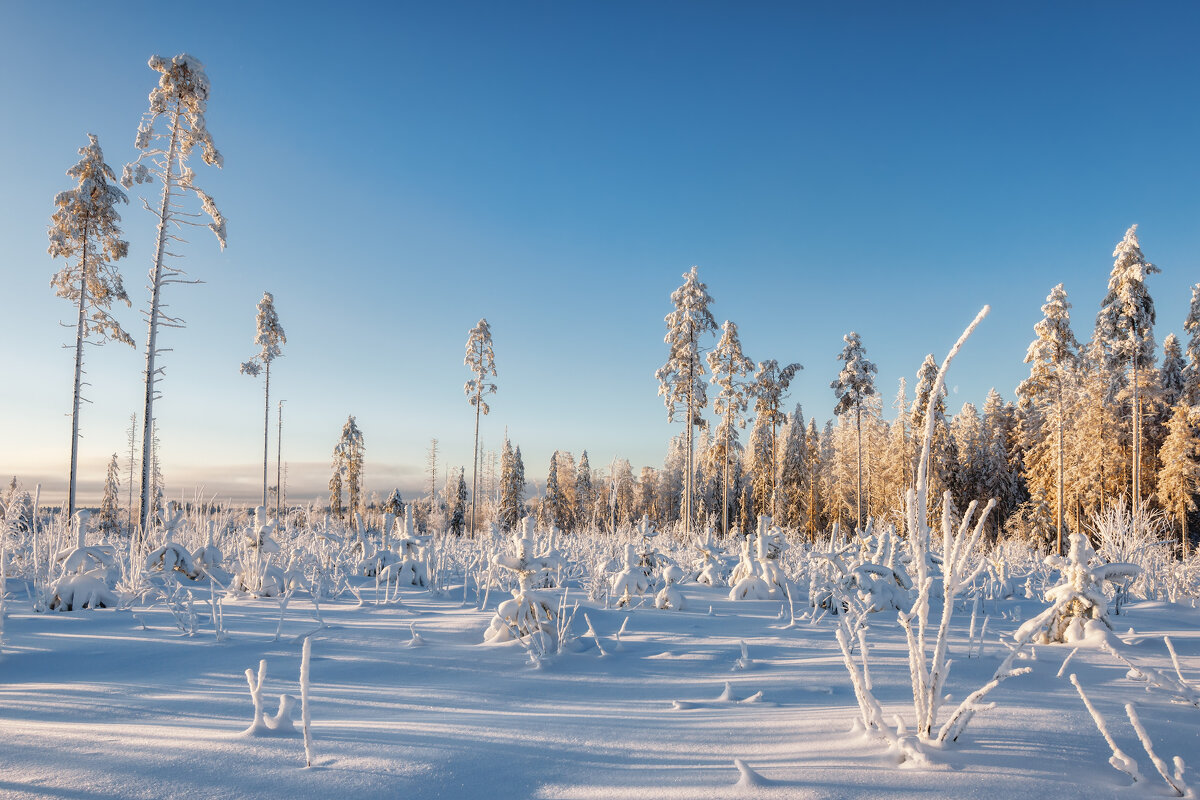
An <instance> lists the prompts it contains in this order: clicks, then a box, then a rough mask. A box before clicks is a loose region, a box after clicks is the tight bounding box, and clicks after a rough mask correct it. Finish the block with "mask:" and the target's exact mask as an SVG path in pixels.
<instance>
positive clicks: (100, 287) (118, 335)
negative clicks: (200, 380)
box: [48, 133, 134, 516]
mask: <svg viewBox="0 0 1200 800" xmlns="http://www.w3.org/2000/svg"><path fill="white" fill-rule="evenodd" d="M88 142H89V144H88V145H87V146H86V147H82V148H80V149H79V155H81V156H83V158H82V159H80V161H79V163H78V164H76V165H75V166H73V167H71V168H70V169H69V170H67V176H68V177H70V178H73V179H74V180H75V181H76V185H75V188H73V189H70V190H68V191H65V192H59V193H58V194H57V195H56V196H55V198H54V206H55V208H56V211H55V212H54V215H53V216H51V218H50V230H49V237H50V246H49V248H48V249H49V253H50V255H51V256H52V257H56V258H57V257H59V256H61V257H62V258H64V259H66V260H67V265H66V266H65V267H63V268H62V269H61V270H59V271H58V272H57V273H56V274H55V275H54V277H53V278H51V279H50V286H51V287H53V289H54V293H55V294H56V295H58V296H59V297H63V298H66V299H67V300H70V301H71V302H72V303H74V304H75V307H76V308H77V310H78V313H77V319H76V323H75V383H74V391H73V392H72V401H71V467H70V473H71V474H70V480H69V482H68V483H69V488H68V490H67V514H68V516H70V515H73V514H74V513H75V488H76V477H77V473H78V470H79V402H80V400H82V399H83V396H82V395H83V343H84V342H85V341H87V340H88V339H92V338H95V339H98V340H99V342H106V341H108V340H110V339H115V340H116V341H118V342H122V343H123V344H127V345H129V346H130V347H133V346H134V344H133V339H132V337H130V335H129V334H128V333H126V332H125V330H124V329H123V328H122V327H121V325H120V323H118V322H117V320H116V318H114V317H113V316H112V314H111V313H110V309H111V308H112V303H113V301H114V300H120V301H122V302H123V303H125V305H129V297H128V296H127V295H126V294H125V287H124V285H123V283H122V281H121V273H120V272H118V271H117V268H116V266H115V265H114V264H113V262H114V261H118V260H120V259H122V258H124V257H125V256H126V254H128V252H129V242H127V241H125V240H124V239H122V238H121V229H120V228H119V227H118V226H117V223H118V222H120V221H121V215H120V214H118V213H117V205H118V204H119V203H128V202H129V198H127V197H126V196H125V193H124V192H122V191H121V190H120V189H119V188H118V187H117V186H115V185H113V184H112V183H109V181H116V179H117V177H116V175H115V174H114V173H113V171H112V168H111V167H109V166H108V164H105V163H104V152H103V151H102V150H101V149H100V141H99V140H98V139H97V138H96V137H95V136H94V135H92V134H90V133H89V134H88Z"/></svg>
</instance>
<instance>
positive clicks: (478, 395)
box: [463, 319, 496, 533]
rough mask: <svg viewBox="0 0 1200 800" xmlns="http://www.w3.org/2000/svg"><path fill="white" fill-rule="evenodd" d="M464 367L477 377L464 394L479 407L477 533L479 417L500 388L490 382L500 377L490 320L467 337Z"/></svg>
mask: <svg viewBox="0 0 1200 800" xmlns="http://www.w3.org/2000/svg"><path fill="white" fill-rule="evenodd" d="M463 363H464V364H465V365H466V366H467V367H468V368H469V369H470V370H471V372H472V374H473V375H474V376H475V377H473V378H471V380H469V381H467V382H466V384H465V385H464V386H463V391H464V392H465V393H466V395H467V397H469V398H470V401H471V405H472V406H474V407H475V455H474V457H473V458H472V459H471V532H472V533H474V532H475V530H476V528H475V513H476V506H477V505H478V504H477V503H476V496H477V495H478V494H479V415H480V414H485V415H486V414H487V413H488V412H489V411H490V410H491V409H490V408H489V407H488V404H487V402H485V401H484V399H483V397H484V395H487V394H494V393H495V392H496V384H494V383H489V382H488V381H487V378H488V376H489V375H490V376H491V377H496V354H495V353H494V352H492V329H491V328H490V327H489V326H488V322H487V320H486V319H481V320H479V322H478V323H477V324H476V325H475V327H474V328H472V329H471V334H470V335H469V336H468V337H467V355H466V358H464V359H463Z"/></svg>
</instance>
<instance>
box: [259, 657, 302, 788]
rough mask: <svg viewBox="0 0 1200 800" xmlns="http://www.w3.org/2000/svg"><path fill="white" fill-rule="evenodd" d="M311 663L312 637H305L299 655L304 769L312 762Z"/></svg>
mask: <svg viewBox="0 0 1200 800" xmlns="http://www.w3.org/2000/svg"><path fill="white" fill-rule="evenodd" d="M311 661H312V637H311V636H305V637H304V649H303V650H302V651H301V655H300V720H301V723H300V724H301V727H303V729H304V766H306V767H311V766H312V762H313V754H312V732H311V730H310V729H309V726H310V719H309V714H308V692H309V683H310V677H311V671H310V664H311ZM264 663H265V662H264Z"/></svg>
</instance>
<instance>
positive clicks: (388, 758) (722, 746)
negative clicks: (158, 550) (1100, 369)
mask: <svg viewBox="0 0 1200 800" xmlns="http://www.w3.org/2000/svg"><path fill="white" fill-rule="evenodd" d="M354 581H355V583H356V584H359V585H361V592H360V593H361V596H362V598H363V605H358V603H357V602H356V601H354V600H353V598H351V599H350V601H346V600H338V601H326V602H323V603H322V604H321V612H322V618H323V620H324V623H325V624H324V626H323V627H321V626H319V625H318V623H317V620H316V616H315V615H314V609H313V606H312V604H311V602H310V601H309V600H308V598H307V595H304V594H303V593H298V594H297V595H296V596H295V597H294V598H293V599H292V600H291V601H290V603H289V605H288V607H287V609H286V613H285V616H284V622H283V625H282V635H281V636H280V637H279V638H278V639H277V638H276V633H277V630H279V618H280V608H279V604H278V603H277V602H276V601H274V600H271V599H240V600H227V601H226V602H225V604H224V621H225V628H226V629H227V631H228V636H227V637H226V638H225V639H224V640H222V641H217V639H216V636H215V635H214V631H213V627H212V625H211V620H210V619H209V617H208V613H209V612H208V604H207V602H206V598H207V590H206V589H204V588H197V589H194V593H195V596H196V598H197V600H198V601H199V602H197V604H196V606H195V609H196V612H197V614H198V615H199V622H200V627H199V630H198V632H197V633H196V634H195V635H194V636H185V635H183V634H182V633H181V631H180V628H179V627H178V626H177V624H176V621H175V617H174V616H173V614H172V613H171V611H170V610H169V609H167V608H166V607H165V606H163V605H155V606H150V607H146V606H145V605H136V604H135V605H134V606H133V607H132V608H131V609H128V610H111V609H100V610H91V611H73V612H65V613H34V612H32V611H31V610H30V605H29V604H28V603H22V602H18V600H10V602H9V604H8V612H9V613H8V618H7V620H6V621H5V630H4V643H3V648H2V655H0V797H5V798H8V797H12V798H71V799H72V800H91V799H92V798H95V799H97V800H99V798H162V797H189V798H195V797H205V798H210V797H211V798H234V797H237V798H243V797H277V798H307V797H321V798H327V797H332V798H349V797H355V798H368V797H404V798H426V797H429V798H434V797H445V798H458V797H461V798H470V797H486V798H492V799H496V800H498V799H499V798H535V797H545V798H606V799H609V798H639V799H640V798H706V797H746V796H763V797H796V798H881V797H897V798H902V797H921V798H928V797H947V798H951V797H952V798H989V800H998V798H1016V797H1019V798H1023V800H1035V799H1036V798H1056V799H1057V798H1105V797H1157V796H1163V797H1166V796H1171V795H1172V793H1171V792H1170V790H1169V789H1168V788H1167V786H1166V784H1165V783H1164V782H1163V781H1162V780H1161V779H1160V778H1159V777H1158V775H1157V774H1156V772H1155V768H1154V766H1153V765H1152V764H1151V762H1150V758H1149V757H1148V756H1147V755H1146V752H1145V750H1144V749H1143V747H1142V745H1141V744H1140V743H1139V741H1138V739H1137V737H1136V735H1135V733H1134V730H1133V728H1132V726H1131V724H1130V722H1129V720H1128V718H1127V717H1126V714H1125V710H1124V704H1125V703H1127V702H1131V701H1132V702H1135V703H1136V704H1137V710H1138V713H1139V714H1140V718H1141V721H1142V723H1143V724H1144V725H1145V727H1146V729H1147V730H1148V732H1149V735H1150V737H1151V740H1152V742H1153V745H1154V748H1155V751H1156V752H1157V754H1158V755H1159V756H1161V757H1162V758H1163V759H1164V760H1166V761H1167V762H1170V760H1171V757H1172V756H1175V755H1179V756H1182V757H1183V759H1184V760H1185V761H1188V762H1190V763H1193V764H1200V708H1196V707H1193V706H1191V705H1187V704H1183V703H1179V702H1173V701H1172V698H1171V697H1169V696H1168V695H1167V694H1165V693H1163V692H1160V691H1158V690H1154V691H1148V690H1147V689H1146V688H1145V687H1146V684H1145V683H1144V682H1139V681H1136V680H1134V679H1132V678H1131V677H1129V676H1128V674H1127V673H1128V668H1127V667H1126V666H1125V665H1123V664H1121V663H1119V662H1118V661H1117V660H1115V659H1114V658H1113V656H1112V655H1110V654H1109V653H1107V652H1105V651H1104V650H1102V649H1100V648H1098V647H1092V646H1085V647H1083V648H1081V649H1079V651H1078V652H1077V653H1076V654H1075V656H1074V657H1073V658H1072V660H1071V663H1070V665H1069V666H1068V669H1067V670H1066V671H1065V672H1066V673H1075V674H1077V675H1078V678H1079V681H1080V683H1081V684H1082V685H1083V686H1084V688H1085V691H1087V693H1088V696H1089V698H1090V699H1091V701H1092V702H1093V703H1094V704H1095V706H1096V707H1097V708H1098V710H1099V711H1100V713H1101V714H1102V715H1103V716H1104V718H1105V719H1106V721H1107V724H1108V727H1109V729H1110V731H1111V733H1112V735H1113V737H1114V739H1115V740H1116V742H1117V744H1118V745H1119V746H1120V748H1121V749H1122V750H1123V751H1124V752H1125V753H1127V754H1129V755H1130V756H1131V757H1133V758H1134V759H1136V760H1137V762H1138V765H1139V768H1140V771H1141V774H1142V776H1143V778H1142V781H1141V782H1140V783H1138V784H1136V785H1134V784H1132V783H1131V780H1130V779H1129V778H1128V777H1127V776H1126V775H1125V774H1123V773H1121V772H1118V771H1117V770H1115V769H1114V768H1113V767H1111V766H1110V765H1109V763H1108V760H1109V756H1110V750H1109V748H1108V745H1106V743H1105V741H1104V739H1103V738H1102V737H1101V735H1100V733H1099V732H1098V731H1097V729H1096V726H1095V724H1094V723H1093V721H1092V718H1091V717H1090V715H1089V714H1088V711H1087V710H1086V709H1085V707H1084V705H1083V703H1082V701H1081V700H1080V697H1079V695H1078V694H1077V693H1076V691H1075V689H1074V687H1073V686H1072V685H1071V684H1070V683H1069V682H1068V679H1067V677H1066V674H1064V675H1063V677H1057V674H1058V673H1059V671H1060V666H1061V665H1062V663H1063V660H1064V659H1065V658H1066V657H1067V656H1068V654H1070V653H1071V652H1072V650H1073V649H1074V647H1073V646H1072V645H1038V646H1036V647H1035V648H1033V649H1032V650H1031V651H1030V652H1029V658H1027V659H1024V660H1022V661H1020V662H1019V664H1020V665H1022V666H1030V667H1032V672H1031V673H1030V674H1028V675H1023V676H1019V677H1015V678H1012V679H1010V680H1008V681H1007V682H1005V683H1003V684H1002V685H1001V686H1000V687H999V688H998V689H996V690H995V691H994V692H993V693H992V694H991V695H990V697H989V699H990V700H992V701H995V702H997V703H998V706H997V708H995V709H994V710H992V711H988V712H983V713H981V714H980V715H979V716H978V717H976V719H975V720H974V722H973V723H972V724H971V726H970V727H969V728H968V729H967V731H966V733H965V734H964V735H963V736H962V738H960V739H959V741H958V742H956V743H954V744H952V745H950V746H948V747H945V748H939V747H936V746H928V745H927V746H926V750H927V752H928V753H929V756H930V761H931V764H930V765H929V766H924V767H910V766H903V767H901V766H897V763H896V757H895V756H894V755H893V753H892V751H889V750H888V748H887V747H886V745H885V744H883V743H881V742H879V741H876V740H873V739H870V738H867V737H866V736H865V735H864V734H863V733H862V732H861V731H857V730H852V727H853V724H854V720H855V719H856V718H857V717H858V707H857V703H856V700H855V695H854V692H853V690H852V687H851V684H850V680H849V677H848V674H847V671H846V669H845V667H844V665H843V661H842V656H841V653H840V651H839V648H838V646H837V642H836V639H835V635H834V631H835V628H836V623H835V622H834V621H833V618H832V617H829V616H824V617H823V618H821V619H819V620H818V621H817V622H815V623H813V622H812V621H811V620H810V619H808V618H807V614H805V615H804V616H805V617H806V618H804V619H800V620H799V621H798V623H797V624H794V625H791V626H789V625H788V624H787V622H788V619H787V618H781V616H780V615H781V604H780V602H778V601H774V600H770V601H768V600H762V601H737V602H734V601H730V600H729V599H728V592H729V590H728V588H710V587H707V586H702V585H698V584H696V583H684V584H683V585H682V587H681V591H682V592H683V595H684V598H685V600H686V602H687V608H688V609H689V610H687V611H682V612H676V611H660V610H656V609H654V608H653V603H652V599H653V596H652V595H651V596H650V597H649V598H648V599H647V601H646V602H645V603H644V604H643V605H641V606H640V607H635V608H633V609H632V610H627V609H606V608H604V603H592V602H589V601H588V600H587V599H586V597H585V595H584V594H583V592H582V591H580V590H579V589H575V588H572V589H570V590H569V591H570V599H569V604H572V605H573V603H574V602H575V600H579V601H580V608H579V611H578V613H577V614H576V616H575V632H576V633H577V634H580V633H583V632H584V631H585V630H586V627H587V626H586V624H585V623H584V620H583V619H582V617H583V614H584V612H586V613H587V616H588V618H589V619H590V620H591V623H592V624H593V625H594V627H595V629H596V631H597V633H598V634H599V639H600V644H601V646H602V647H603V649H604V651H605V653H606V654H605V655H603V656H602V655H601V654H600V651H599V649H598V648H597V647H596V645H595V643H594V641H593V640H592V639H591V638H590V637H583V638H579V639H576V640H575V641H574V642H573V643H572V644H571V646H569V647H568V648H567V649H568V651H569V652H564V653H561V654H558V655H553V656H550V657H548V658H546V659H544V660H543V661H542V663H541V665H540V666H539V667H534V666H532V665H531V664H530V659H529V658H528V655H527V653H526V650H525V649H524V647H523V646H522V645H521V644H520V643H519V642H505V643H500V644H483V643H482V640H483V632H484V631H485V630H486V629H487V627H488V621H489V620H490V619H491V617H492V615H493V611H494V609H495V606H496V602H497V601H498V600H499V599H501V598H500V596H499V595H500V594H501V593H500V592H495V593H493V594H492V596H491V598H490V600H489V603H488V610H486V611H479V610H477V609H476V605H475V602H474V596H473V591H472V592H470V593H469V596H470V600H471V602H470V603H469V604H468V605H467V606H465V607H464V606H463V603H462V599H463V594H464V592H463V589H462V585H461V583H459V584H458V585H457V586H453V585H451V586H450V587H448V588H447V590H446V591H444V592H442V593H440V594H438V595H437V596H435V595H433V594H431V593H429V592H427V591H424V590H419V589H416V588H406V589H404V590H402V592H401V597H402V606H397V605H395V604H392V605H382V604H380V605H377V600H378V598H379V597H380V594H377V591H376V588H375V582H374V579H370V578H357V579H354ZM8 590H9V594H10V598H17V599H20V598H23V597H25V586H24V583H23V582H22V581H13V580H10V581H9V583H8ZM549 591H551V592H554V593H555V594H559V593H561V591H562V590H549ZM1044 607H1045V603H1044V602H1041V601H1039V600H1036V599H1019V600H1012V599H1010V600H1001V601H995V602H993V601H986V602H985V604H984V607H983V608H982V609H981V612H982V613H986V614H988V615H989V616H990V622H989V626H988V630H987V635H986V638H985V642H984V645H983V652H982V653H981V654H980V655H979V656H978V657H976V658H968V652H967V651H968V635H967V626H968V624H969V619H970V612H969V609H966V610H964V612H962V613H959V614H958V615H957V616H956V618H955V624H954V633H953V635H952V637H951V647H952V656H953V658H954V667H953V671H952V673H951V675H950V678H949V680H948V682H947V684H946V685H947V687H948V691H949V692H950V693H951V694H952V695H953V696H954V698H955V699H954V700H953V701H952V702H951V703H948V704H947V705H946V706H944V707H943V711H942V718H943V719H944V718H945V717H946V716H947V715H948V714H949V712H950V711H951V710H952V709H953V707H954V705H956V704H957V702H958V700H959V699H961V698H962V697H964V696H965V695H966V694H967V693H969V692H971V691H972V690H974V689H975V688H977V687H978V686H980V685H982V684H983V683H985V682H986V681H987V680H988V679H989V678H990V677H991V675H992V673H993V671H994V670H995V669H996V667H997V665H998V664H999V662H1000V660H1001V658H1002V657H1003V655H1004V654H1005V653H1006V650H1005V649H1004V648H1003V647H1002V645H1001V644H1000V642H999V638H1000V637H1001V636H1011V634H1012V633H1013V632H1014V631H1015V630H1016V628H1017V627H1018V626H1019V624H1020V621H1022V620H1026V619H1028V618H1029V617H1031V616H1032V615H1034V614H1035V613H1037V612H1038V611H1040V610H1041V609H1043V608H1044ZM710 608H711V611H710ZM796 610H797V614H800V612H801V611H807V604H806V602H804V600H803V599H802V598H799V597H798V598H797V604H796ZM935 611H936V609H935ZM873 617H874V618H875V619H874V620H873V622H872V628H871V631H870V640H871V643H872V648H871V651H870V664H871V668H872V671H871V674H872V678H873V680H874V686H875V693H876V695H877V696H878V698H879V699H880V701H881V702H882V703H883V705H884V710H885V712H886V715H887V717H888V719H889V720H890V719H891V718H892V717H893V715H894V714H900V715H902V716H903V717H904V719H906V720H908V721H909V724H910V725H911V720H912V719H913V707H912V699H911V698H912V693H911V686H910V678H909V672H908V662H907V658H908V656H907V649H906V647H905V643H904V637H903V633H902V631H901V629H900V627H899V626H898V624H897V623H896V618H895V615H894V613H892V612H888V613H880V614H876V615H873ZM627 618H628V622H627V623H625V621H626V619H627ZM1113 619H1114V623H1115V628H1116V631H1117V634H1118V636H1119V638H1120V640H1121V641H1122V642H1123V644H1124V645H1125V648H1124V650H1125V652H1127V653H1129V654H1132V655H1133V656H1135V657H1136V659H1137V661H1138V663H1139V665H1142V666H1145V667H1153V668H1157V669H1161V670H1163V671H1164V673H1168V674H1171V675H1174V674H1175V673H1174V668H1173V666H1172V665H1171V660H1170V656H1169V653H1168V651H1167V649H1166V646H1165V644H1164V641H1163V636H1164V634H1166V635H1169V636H1170V637H1171V639H1172V641H1173V643H1174V646H1175V649H1176V651H1177V652H1178V655H1179V659H1180V665H1181V667H1182V672H1183V675H1184V677H1185V678H1187V679H1188V680H1189V681H1190V682H1191V684H1192V686H1193V687H1195V686H1198V685H1200V609H1197V608H1195V607H1194V605H1193V603H1192V601H1184V602H1182V603H1178V604H1169V603H1163V602H1134V603H1131V604H1129V605H1128V606H1126V607H1125V608H1124V609H1122V613H1121V615H1120V616H1117V617H1114V618H1113ZM623 623H625V624H626V627H625V632H624V634H623V635H621V636H620V638H619V641H618V639H617V633H618V631H619V629H620V628H621V626H622V624H623ZM413 631H415V632H416V634H417V639H418V641H417V646H412V644H413ZM305 636H311V638H312V645H311V646H312V667H311V672H312V702H311V718H312V735H313V751H314V764H313V766H312V767H311V768H305V766H304V748H303V743H302V739H301V737H300V736H299V734H294V735H287V736H283V735H268V736H263V735H260V736H246V735H243V732H244V731H245V729H246V728H247V726H248V725H249V724H250V722H251V716H252V712H251V701H250V693H249V690H248V686H247V682H246V677H245V670H246V669H247V668H254V669H257V666H258V663H259V660H260V659H266V661H267V665H268V666H267V674H266V683H265V692H266V694H267V695H268V699H267V706H268V707H267V712H268V714H273V713H274V712H275V709H276V706H277V702H278V695H279V694H280V693H284V692H286V693H290V694H293V695H295V696H297V697H299V695H300V691H299V684H298V677H299V671H300V661H301V648H302V642H303V638H304V637H305ZM742 642H744V643H745V645H746V648H747V653H748V655H749V660H750V663H749V664H746V663H744V662H740V661H739V659H741V658H742V655H743V653H742V648H741V643H742ZM726 684H728V691H727V690H726ZM759 693H761V695H759ZM296 716H297V727H299V713H298V711H297V715H296ZM735 759H740V760H742V761H744V762H745V763H746V764H747V765H748V766H749V767H750V768H751V769H752V770H753V771H754V772H755V773H757V775H759V776H761V780H759V779H756V778H755V777H754V776H753V775H751V776H749V777H745V778H744V777H742V776H741V775H740V774H739V771H738V769H737V768H736V767H735V765H734V760H735ZM1185 779H1190V783H1191V784H1192V785H1197V784H1200V779H1198V778H1197V777H1196V776H1195V774H1194V773H1190V774H1188V775H1187V776H1185ZM1192 791H1193V793H1194V791H1195V790H1194V789H1193V790H1192ZM1193 796H1194V794H1193Z"/></svg>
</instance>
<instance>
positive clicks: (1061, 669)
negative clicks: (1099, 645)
mask: <svg viewBox="0 0 1200 800" xmlns="http://www.w3.org/2000/svg"><path fill="white" fill-rule="evenodd" d="M1078 652H1079V648H1078V647H1076V648H1075V649H1074V650H1072V651H1071V652H1069V653H1067V657H1066V658H1064V659H1063V663H1062V666H1061V667H1059V668H1058V673H1057V674H1056V675H1055V676H1054V677H1056V678H1061V677H1062V676H1063V673H1064V672H1066V671H1067V664H1070V663H1071V659H1072V658H1074V657H1075V654H1076V653H1078Z"/></svg>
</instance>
